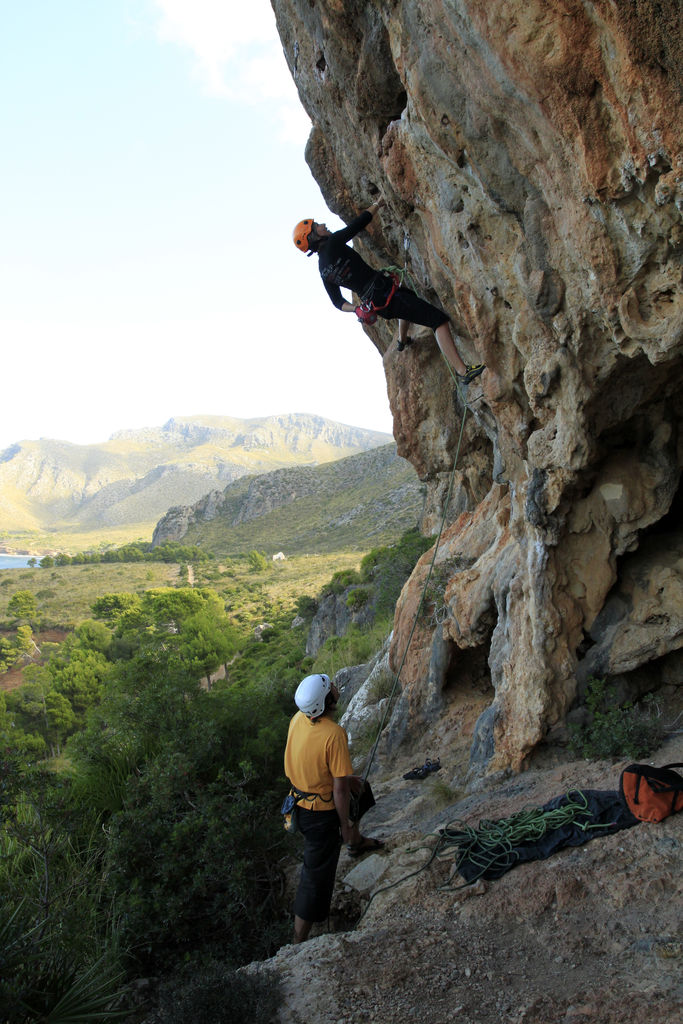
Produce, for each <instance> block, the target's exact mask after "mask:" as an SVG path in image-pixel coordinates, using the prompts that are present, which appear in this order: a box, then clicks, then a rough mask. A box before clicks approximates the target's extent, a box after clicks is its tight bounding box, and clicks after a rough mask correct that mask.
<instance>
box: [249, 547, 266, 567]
mask: <svg viewBox="0 0 683 1024" xmlns="http://www.w3.org/2000/svg"><path fill="white" fill-rule="evenodd" d="M247 560H248V562H249V566H250V568H251V570H252V572H264V571H265V570H266V569H267V568H268V559H267V558H266V556H265V555H264V554H262V552H260V551H250V552H249V554H248V555H247Z"/></svg>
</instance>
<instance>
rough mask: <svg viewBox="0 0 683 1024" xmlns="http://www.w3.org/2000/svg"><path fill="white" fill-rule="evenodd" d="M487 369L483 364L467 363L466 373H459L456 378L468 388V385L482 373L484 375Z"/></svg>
mask: <svg viewBox="0 0 683 1024" xmlns="http://www.w3.org/2000/svg"><path fill="white" fill-rule="evenodd" d="M485 369H486V367H485V366H484V364H483V363H466V364H465V372H464V373H457V374H456V377H457V378H458V381H459V382H460V383H461V384H464V385H465V386H467V385H468V384H471V383H472V381H473V380H474V379H475V378H476V377H478V376H479V374H480V373H483V372H484V370H485Z"/></svg>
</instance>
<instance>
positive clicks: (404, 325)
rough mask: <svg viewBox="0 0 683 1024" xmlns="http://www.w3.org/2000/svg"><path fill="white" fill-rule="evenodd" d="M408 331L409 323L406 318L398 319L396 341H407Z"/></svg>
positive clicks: (403, 343) (401, 343) (401, 342)
mask: <svg viewBox="0 0 683 1024" xmlns="http://www.w3.org/2000/svg"><path fill="white" fill-rule="evenodd" d="M409 332H410V323H409V321H408V320H399V322H398V343H399V345H405V344H406V343H407V339H408V334H409Z"/></svg>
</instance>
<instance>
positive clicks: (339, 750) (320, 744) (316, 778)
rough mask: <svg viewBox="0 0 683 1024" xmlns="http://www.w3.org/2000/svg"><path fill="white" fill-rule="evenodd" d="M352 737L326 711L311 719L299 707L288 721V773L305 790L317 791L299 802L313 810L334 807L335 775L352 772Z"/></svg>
mask: <svg viewBox="0 0 683 1024" xmlns="http://www.w3.org/2000/svg"><path fill="white" fill-rule="evenodd" d="M352 774H353V768H352V766H351V756H350V754H349V741H348V739H347V737H346V733H345V732H344V730H343V729H342V727H341V726H340V725H337V723H336V722H333V721H332V719H331V718H328V717H327V715H323V717H322V718H319V719H318V721H317V722H312V721H311V720H310V718H307V717H306V715H304V714H303V713H302V712H301V711H297V713H296V714H295V715H294V718H293V719H292V720H291V722H290V723H289V733H288V734H287V747H286V748H285V775H286V776H287V778H288V779H289V781H290V782H291V783H292V784H293V785H295V786H296V787H297V789H301V790H303V791H304V792H305V793H318V794H319V796H317V797H315V798H314V799H312V800H300V801H299V806H300V807H305V808H306V810H311V811H333V810H334V799H333V796H332V785H333V779H341V778H344V776H346V775H352Z"/></svg>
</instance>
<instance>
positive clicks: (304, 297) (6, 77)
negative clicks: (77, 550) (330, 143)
mask: <svg viewBox="0 0 683 1024" xmlns="http://www.w3.org/2000/svg"><path fill="white" fill-rule="evenodd" d="M308 130H309V124H308V120H307V118H306V115H305V114H304V112H303V109H302V108H301V106H300V104H299V101H298V97H297V95H296V91H295V89H294V85H293V83H292V82H291V79H290V76H289V72H288V70H287V66H286V64H285V61H284V57H283V55H282V49H281V46H280V42H279V39H278V37H277V33H276V31H275V18H274V15H273V13H272V10H271V8H270V4H269V2H268V0H245V2H244V3H237V2H236V0H107V2H106V3H102V2H101V0H98V2H95V0H62V2H60V3H57V2H56V0H0V133H1V138H2V156H1V158H0V194H1V195H2V200H3V201H2V206H1V208H0V209H1V210H2V213H1V214H0V450H2V449H3V448H5V447H7V446H8V445H9V444H11V443H12V442H14V441H18V440H23V439H27V438H37V437H52V438H59V439H62V440H67V441H73V442H77V443H89V442H96V441H103V440H105V439H106V438H107V437H108V436H109V435H110V434H111V433H113V432H114V431H115V430H118V429H122V428H128V427H141V426H156V425H159V424H161V423H163V422H165V421H166V420H167V419H169V418H170V417H171V416H189V415H193V414H213V415H225V416H238V417H250V416H263V415H268V414H279V413H285V412H308V413H317V414H320V415H322V416H325V417H327V418H329V419H333V420H339V421H341V422H343V423H350V424H353V425H356V426H363V427H371V428H373V429H378V430H386V431H391V415H390V412H389V406H388V401H387V396H386V386H385V381H384V374H383V371H382V362H381V359H380V356H379V355H378V353H377V352H376V350H375V349H374V347H373V346H372V344H371V342H370V340H369V338H367V337H366V335H365V334H364V332H363V330H362V328H361V327H360V325H359V324H357V322H356V320H355V318H354V317H353V316H351V315H349V314H346V315H342V314H340V313H339V312H338V311H337V310H336V309H335V308H334V307H333V306H332V305H331V303H330V302H329V299H328V298H327V295H326V294H325V292H324V290H323V288H322V284H321V282H320V278H319V276H318V272H317V265H316V263H317V261H316V260H315V258H313V259H311V260H307V259H306V258H305V257H303V256H302V255H301V254H300V253H298V252H297V251H296V249H295V248H294V246H293V244H292V241H291V233H292V228H293V226H294V224H295V223H296V222H297V221H298V220H299V219H301V218H302V217H307V216H313V217H316V218H318V219H320V220H327V222H328V224H329V225H330V226H331V227H335V226H338V227H340V226H341V222H340V221H339V220H337V219H336V218H334V216H333V215H332V214H330V213H329V212H328V211H327V210H326V208H325V205H324V203H323V200H322V197H321V195H320V191H319V189H318V187H317V185H316V183H315V182H314V180H313V178H312V177H311V174H310V172H309V170H308V168H307V166H306V164H305V161H304V158H303V151H304V145H305V141H306V138H307V135H308ZM367 202H369V197H367V196H359V197H358V204H359V209H360V208H361V207H362V206H363V205H364V204H365V203H367Z"/></svg>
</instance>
